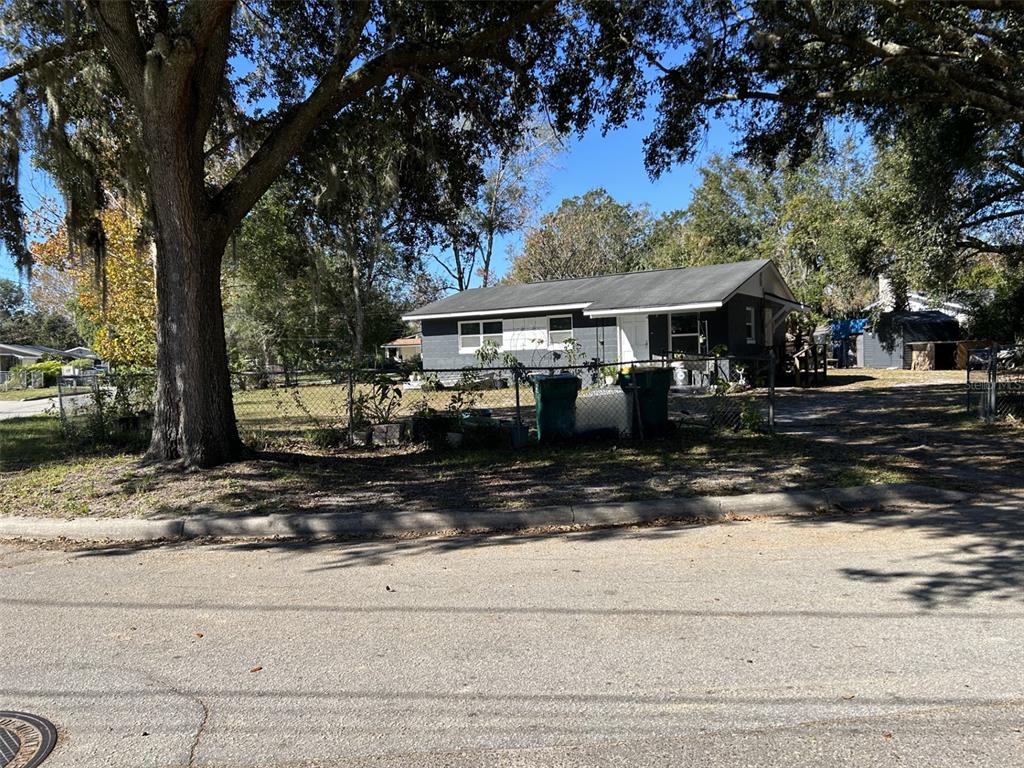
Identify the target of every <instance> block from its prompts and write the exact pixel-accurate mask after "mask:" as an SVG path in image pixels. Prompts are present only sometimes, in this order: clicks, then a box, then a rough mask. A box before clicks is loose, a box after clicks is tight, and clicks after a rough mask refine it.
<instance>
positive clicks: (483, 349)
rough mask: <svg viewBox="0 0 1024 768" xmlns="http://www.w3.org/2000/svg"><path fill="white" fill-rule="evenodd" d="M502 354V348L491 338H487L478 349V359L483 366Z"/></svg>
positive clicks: (491, 362)
mask: <svg viewBox="0 0 1024 768" xmlns="http://www.w3.org/2000/svg"><path fill="white" fill-rule="evenodd" d="M500 354H501V350H500V349H499V348H498V345H497V344H495V343H494V342H493V341H491V340H490V339H487V340H486V341H485V342H484V343H483V344H481V345H480V348H479V349H478V350H477V351H476V359H477V361H478V362H479V363H480V365H481V367H483V366H486V365H491V364H493V363H494V361H495V360H497V359H498V355H500Z"/></svg>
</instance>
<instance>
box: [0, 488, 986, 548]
mask: <svg viewBox="0 0 1024 768" xmlns="http://www.w3.org/2000/svg"><path fill="white" fill-rule="evenodd" d="M966 498H968V494H965V493H960V492H957V491H949V490H943V489H941V488H931V487H928V486H923V485H911V484H899V485H862V486H856V487H852V488H823V489H820V490H811V491H783V492H779V493H750V494H745V495H742V496H698V497H691V498H673V499H655V500H648V501H627V502H619V503H611V504H579V505H576V506H556V507H538V508H536V509H528V510H508V511H493V512H492V511H467V512H458V511H453V512H391V513H388V512H377V511H373V512H366V513H363V514H354V513H324V514H312V515H302V514H271V515H259V516H255V515H254V516H250V517H217V516H212V515H209V516H208V515H194V516H191V517H183V518H178V519H174V520H138V519H134V518H79V519H75V520H55V519H52V518H39V517H0V539H4V538H6V539H32V540H59V539H68V540H85V541H156V540H160V539H178V540H182V539H198V538H218V539H239V538H242V539H249V538H259V539H263V538H360V539H377V538H396V537H400V536H423V535H427V534H438V533H455V532H470V531H471V532H496V531H514V530H524V529H528V528H548V527H557V528H568V527H591V528H598V527H607V526H616V525H634V524H638V523H650V522H653V521H659V520H710V521H716V520H728V519H737V518H752V517H808V516H812V515H818V514H822V513H828V512H854V511H858V510H869V509H878V508H880V507H886V506H896V505H900V504H951V503H955V502H958V501H963V500H964V499H966Z"/></svg>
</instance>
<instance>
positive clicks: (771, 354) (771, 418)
mask: <svg viewBox="0 0 1024 768" xmlns="http://www.w3.org/2000/svg"><path fill="white" fill-rule="evenodd" d="M768 434H770V435H774V434H775V350H774V349H769V350H768Z"/></svg>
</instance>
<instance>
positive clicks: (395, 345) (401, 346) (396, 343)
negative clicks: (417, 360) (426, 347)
mask: <svg viewBox="0 0 1024 768" xmlns="http://www.w3.org/2000/svg"><path fill="white" fill-rule="evenodd" d="M380 348H381V349H383V350H384V356H385V357H387V358H388V360H396V361H398V362H405V361H407V360H411V359H412V358H414V357H417V356H418V355H419V354H420V352H421V350H422V349H423V341H422V339H420V335H419V334H418V333H416V334H413V335H412V336H402V337H401V338H399V339H393V340H391V341H389V342H388V343H387V344H381V345H380Z"/></svg>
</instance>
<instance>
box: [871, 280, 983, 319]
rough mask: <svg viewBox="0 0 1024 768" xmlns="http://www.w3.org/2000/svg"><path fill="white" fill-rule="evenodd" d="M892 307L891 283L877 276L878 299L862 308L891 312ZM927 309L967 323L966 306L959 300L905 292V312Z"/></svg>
mask: <svg viewBox="0 0 1024 768" xmlns="http://www.w3.org/2000/svg"><path fill="white" fill-rule="evenodd" d="M894 307H895V301H894V298H893V293H892V285H891V284H890V283H889V280H888V278H886V277H879V278H878V301H876V302H874V303H872V304H868V305H867V306H866V307H865V308H864V309H865V310H867V311H868V312H872V311H874V310H875V309H876V308H877V309H879V310H881V311H882V312H892V311H893V308H894ZM928 310H938V311H939V312H942V313H943V314H945V315H949V316H950V317H952V318H953V319H954V320H956V321H957V322H958V323H960V325H962V326H964V325H967V321H968V319H969V315H968V313H967V306H966V305H964V304H961V303H960V302H959V301H947V300H945V299H936V298H935V297H934V296H928V295H927V294H924V293H918V292H917V291H910V292H908V293H907V309H906V311H907V312H927V311H928Z"/></svg>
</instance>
